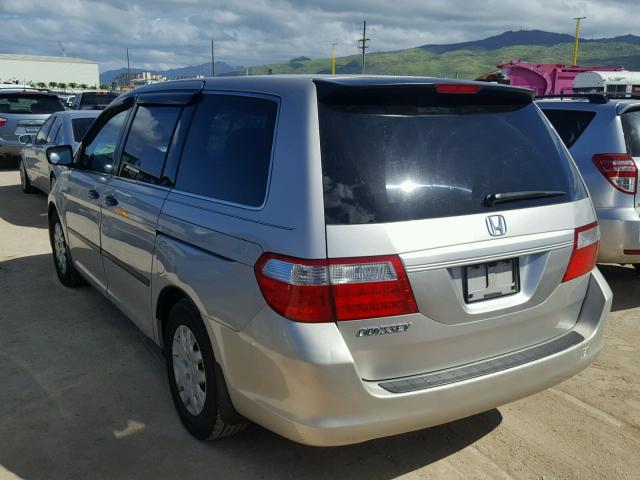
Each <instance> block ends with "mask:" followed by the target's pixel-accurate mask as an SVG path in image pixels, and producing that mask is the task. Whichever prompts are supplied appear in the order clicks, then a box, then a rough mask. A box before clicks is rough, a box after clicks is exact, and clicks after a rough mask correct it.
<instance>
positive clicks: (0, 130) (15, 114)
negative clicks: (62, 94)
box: [0, 88, 64, 160]
mask: <svg viewBox="0 0 640 480" xmlns="http://www.w3.org/2000/svg"><path fill="white" fill-rule="evenodd" d="M62 110H64V105H63V104H62V102H61V101H60V99H59V98H58V97H57V96H56V95H55V94H53V93H46V92H41V91H38V90H35V89H34V90H30V89H22V88H20V89H11V88H3V89H0V160H2V159H6V158H7V157H11V158H17V157H18V156H19V155H20V151H21V150H22V144H21V143H20V141H19V138H20V135H24V134H29V133H36V132H37V131H38V130H39V129H40V126H41V125H42V124H43V123H44V121H45V120H46V119H47V118H48V117H49V115H50V114H52V113H54V112H59V111H62Z"/></svg>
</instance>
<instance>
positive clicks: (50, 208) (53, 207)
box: [47, 203, 56, 222]
mask: <svg viewBox="0 0 640 480" xmlns="http://www.w3.org/2000/svg"><path fill="white" fill-rule="evenodd" d="M55 211H56V206H55V205H54V204H53V203H49V208H48V209H47V218H48V219H49V222H51V215H53V212H55Z"/></svg>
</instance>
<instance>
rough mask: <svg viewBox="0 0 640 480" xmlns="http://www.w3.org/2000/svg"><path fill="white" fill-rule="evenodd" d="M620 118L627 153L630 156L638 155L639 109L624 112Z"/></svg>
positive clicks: (639, 148)
mask: <svg viewBox="0 0 640 480" xmlns="http://www.w3.org/2000/svg"><path fill="white" fill-rule="evenodd" d="M621 119H622V129H623V130H624V141H625V143H626V144H627V153H628V154H629V155H631V156H632V157H640V110H636V111H633V112H629V113H625V114H623V115H622V117H621Z"/></svg>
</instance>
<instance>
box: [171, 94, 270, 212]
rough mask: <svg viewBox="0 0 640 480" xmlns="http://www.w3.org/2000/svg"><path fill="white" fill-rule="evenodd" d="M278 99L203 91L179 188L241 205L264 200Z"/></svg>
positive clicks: (182, 161) (189, 135)
mask: <svg viewBox="0 0 640 480" xmlns="http://www.w3.org/2000/svg"><path fill="white" fill-rule="evenodd" d="M277 110H278V105H277V103H276V102H274V101H273V100H268V99H265V98H258V97H249V96H239V95H205V96H204V98H203V99H202V101H201V102H200V104H199V105H198V109H197V110H196V113H195V115H194V118H193V121H192V123H191V128H190V130H189V134H188V136H187V139H186V142H185V146H184V151H183V154H182V159H181V161H180V167H179V169H178V177H177V180H176V189H178V190H182V191H185V192H191V193H196V194H199V195H205V196H207V197H211V198H213V199H216V200H223V201H228V202H233V203H238V204H241V205H246V206H251V207H258V206H260V205H262V204H263V203H264V199H265V195H266V191H267V181H268V177H269V167H270V163H271V147H272V144H273V135H274V130H275V123H276V114H277Z"/></svg>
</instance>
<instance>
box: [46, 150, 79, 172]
mask: <svg viewBox="0 0 640 480" xmlns="http://www.w3.org/2000/svg"><path fill="white" fill-rule="evenodd" d="M47 160H48V162H49V163H50V164H52V165H65V166H67V167H68V166H69V165H71V164H72V163H73V150H71V146H70V145H56V146H55V147H49V148H47Z"/></svg>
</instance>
